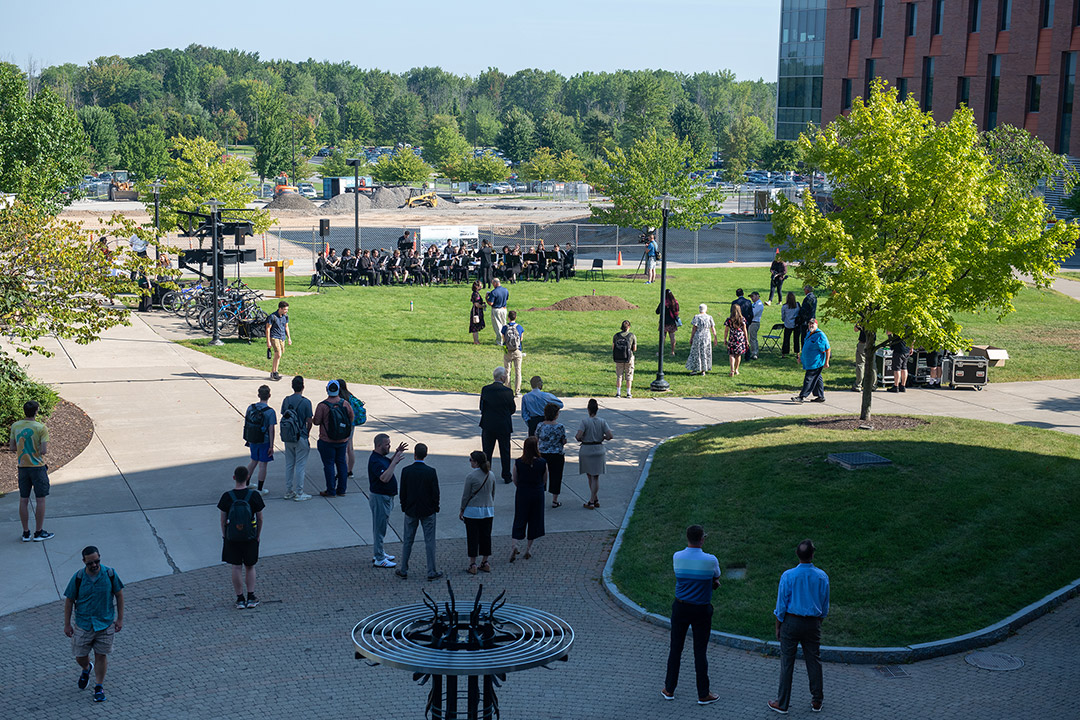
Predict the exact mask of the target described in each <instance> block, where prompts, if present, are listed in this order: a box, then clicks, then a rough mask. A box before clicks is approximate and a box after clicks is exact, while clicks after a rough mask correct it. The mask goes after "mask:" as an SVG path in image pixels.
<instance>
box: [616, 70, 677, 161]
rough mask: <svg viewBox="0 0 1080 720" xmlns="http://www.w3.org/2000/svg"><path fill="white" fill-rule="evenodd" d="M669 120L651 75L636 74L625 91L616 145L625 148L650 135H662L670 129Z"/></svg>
mask: <svg viewBox="0 0 1080 720" xmlns="http://www.w3.org/2000/svg"><path fill="white" fill-rule="evenodd" d="M670 116H671V109H670V108H669V107H668V103H667V101H666V98H665V97H664V88H663V86H662V85H661V84H660V81H659V80H658V79H657V78H656V77H655V76H654V75H652V74H651V73H644V72H641V73H636V74H635V75H634V77H633V79H632V80H631V81H630V87H629V89H628V91H627V96H626V111H625V112H624V113H623V122H622V125H621V126H620V128H619V134H620V136H621V137H620V143H619V144H620V145H622V147H623V148H629V147H630V146H631V145H633V144H634V143H635V142H637V140H639V139H641V138H644V137H645V136H646V135H648V133H649V132H651V131H656V132H659V133H665V132H666V131H667V129H668V128H669V127H670V124H669V122H668V120H669V118H670Z"/></svg>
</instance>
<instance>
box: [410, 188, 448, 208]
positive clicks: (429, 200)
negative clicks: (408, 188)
mask: <svg viewBox="0 0 1080 720" xmlns="http://www.w3.org/2000/svg"><path fill="white" fill-rule="evenodd" d="M438 206H439V196H438V195H436V194H435V193H434V192H422V193H419V194H415V195H411V196H410V197H409V199H408V200H406V201H405V204H404V205H402V206H401V207H402V208H414V207H430V208H433V207H438Z"/></svg>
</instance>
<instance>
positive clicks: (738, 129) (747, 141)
mask: <svg viewBox="0 0 1080 720" xmlns="http://www.w3.org/2000/svg"><path fill="white" fill-rule="evenodd" d="M768 142H769V128H768V127H767V126H766V125H765V123H764V122H763V121H762V120H761V118H759V117H757V116H756V115H749V114H746V113H742V114H740V115H738V116H737V117H736V118H735V119H734V120H732V121H731V123H730V124H728V126H727V127H726V128H725V129H724V131H723V133H721V137H720V147H721V151H722V152H723V153H724V174H725V176H727V178H728V179H729V180H736V179H738V177H739V176H741V175H742V174H743V171H745V170H746V168H747V167H749V165H750V163H752V162H754V161H756V160H758V159H759V158H760V156H761V153H762V151H763V150H764V149H765V144H766V143H768Z"/></svg>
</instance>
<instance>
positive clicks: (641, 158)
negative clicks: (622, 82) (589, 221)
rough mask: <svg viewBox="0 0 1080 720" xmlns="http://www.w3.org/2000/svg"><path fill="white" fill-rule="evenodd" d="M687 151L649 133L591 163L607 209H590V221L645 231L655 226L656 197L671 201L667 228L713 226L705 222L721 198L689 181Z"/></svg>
mask: <svg viewBox="0 0 1080 720" xmlns="http://www.w3.org/2000/svg"><path fill="white" fill-rule="evenodd" d="M696 161H697V156H696V154H695V153H694V148H693V146H692V145H691V144H690V143H689V142H688V141H686V140H677V139H676V138H675V137H674V136H673V135H670V134H665V135H660V134H658V133H657V132H656V131H655V130H654V131H651V132H649V133H648V134H647V135H646V136H645V137H643V138H641V139H640V140H638V141H637V142H635V143H634V144H633V145H632V146H630V149H629V150H627V151H624V150H623V149H622V148H617V149H616V150H614V151H612V152H608V153H607V159H606V160H605V161H601V162H600V163H598V164H597V167H596V168H595V170H594V173H595V174H594V180H595V184H596V185H597V187H598V188H599V189H600V191H601V192H603V193H604V194H606V195H608V196H609V197H610V198H611V202H612V204H611V206H607V205H593V206H592V217H593V220H595V221H596V222H600V223H606V224H610V225H618V226H620V227H634V228H641V229H643V230H644V229H645V228H647V227H657V226H659V225H660V220H661V212H660V201H659V200H657V198H658V197H660V196H661V195H664V194H665V193H666V194H669V195H671V196H673V197H674V201H673V204H674V211H673V212H672V213H671V214H670V215H669V217H668V225H670V226H671V227H678V228H699V227H701V226H702V225H705V224H707V223H711V222H714V220H712V219H711V218H709V217H708V214H709V213H710V212H713V211H714V210H715V209H716V208H717V207H718V206H719V204H720V202H721V200H723V194H722V193H720V191H719V190H717V189H715V188H713V189H708V188H706V187H705V184H704V182H703V181H702V180H700V179H692V178H691V177H690V171H691V170H693V169H695V167H696V164H695V163H696Z"/></svg>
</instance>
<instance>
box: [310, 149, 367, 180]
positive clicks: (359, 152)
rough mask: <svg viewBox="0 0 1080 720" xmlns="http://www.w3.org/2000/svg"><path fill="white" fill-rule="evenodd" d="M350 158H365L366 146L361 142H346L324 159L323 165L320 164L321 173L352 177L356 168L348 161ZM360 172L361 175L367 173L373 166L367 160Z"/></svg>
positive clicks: (325, 175)
mask: <svg viewBox="0 0 1080 720" xmlns="http://www.w3.org/2000/svg"><path fill="white" fill-rule="evenodd" d="M349 158H360V159H362V160H364V159H365V155H364V147H363V145H362V144H361V143H358V142H356V141H349V142H347V143H345V146H344V147H342V148H339V149H337V150H334V151H333V152H331V153H330V155H329V157H327V158H326V159H325V160H323V163H322V165H320V166H319V174H320V175H322V176H323V177H324V178H326V177H352V176H353V175H354V174H355V173H356V170H355V169H354V168H353V167H352V166H351V165H349V164H348V163H347V162H346V160H348V159H349ZM359 172H360V174H361V175H367V174H369V173H370V172H371V166H370V165H369V164H367V162H366V160H365V162H364V164H363V165H361V166H360V170H359Z"/></svg>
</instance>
